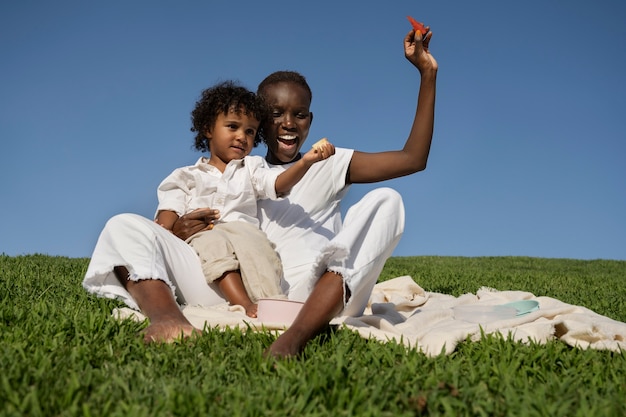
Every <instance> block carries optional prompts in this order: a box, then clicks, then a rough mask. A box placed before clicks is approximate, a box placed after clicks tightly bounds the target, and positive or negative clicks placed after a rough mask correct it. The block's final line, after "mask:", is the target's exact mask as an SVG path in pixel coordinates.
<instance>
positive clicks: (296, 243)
mask: <svg viewBox="0 0 626 417" xmlns="http://www.w3.org/2000/svg"><path fill="white" fill-rule="evenodd" d="M353 153H354V151H353V150H351V149H345V148H336V149H335V155H333V156H331V157H330V158H328V159H325V160H323V161H320V162H317V163H315V164H313V165H312V166H311V168H310V169H309V170H308V172H307V173H306V174H305V175H304V177H303V178H302V179H301V180H300V182H298V183H297V184H296V185H295V186H294V187H293V188H292V189H291V192H290V193H289V195H288V196H286V197H285V198H281V199H280V200H263V201H259V202H258V206H259V214H258V217H259V220H260V222H261V229H262V230H263V231H264V232H265V233H266V234H267V236H268V238H269V239H270V240H271V241H272V242H273V243H274V244H276V250H277V251H278V253H279V254H280V256H281V260H282V262H283V267H284V269H285V278H287V279H290V278H291V277H290V272H289V270H290V269H291V268H297V267H299V266H302V265H305V264H312V263H313V262H315V260H316V259H317V257H318V256H319V255H320V252H321V251H322V249H323V248H324V247H325V246H326V245H327V244H328V242H329V241H330V240H331V239H332V238H333V237H334V236H335V234H336V233H337V232H339V231H340V230H341V228H342V220H341V210H340V202H341V199H342V198H343V197H344V195H345V194H346V192H347V191H348V188H349V187H348V186H347V185H346V173H347V172H348V167H349V166H350V161H351V160H352V154H353ZM290 165H291V164H286V165H270V169H271V170H272V171H273V172H276V173H281V172H283V171H284V170H286V169H287V168H288V167H289V166H290Z"/></svg>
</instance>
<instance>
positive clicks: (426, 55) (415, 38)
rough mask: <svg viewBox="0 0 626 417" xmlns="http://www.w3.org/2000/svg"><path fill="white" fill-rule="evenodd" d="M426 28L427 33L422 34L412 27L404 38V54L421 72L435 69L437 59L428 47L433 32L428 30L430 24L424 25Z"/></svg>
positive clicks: (436, 67)
mask: <svg viewBox="0 0 626 417" xmlns="http://www.w3.org/2000/svg"><path fill="white" fill-rule="evenodd" d="M426 29H427V30H428V33H427V34H426V35H424V36H422V34H421V33H420V32H419V31H416V30H414V29H413V30H411V31H410V32H409V33H408V34H407V35H406V36H405V38H404V56H406V58H407V59H408V60H409V61H411V63H412V64H413V65H415V66H416V67H417V69H418V70H419V71H420V72H421V73H424V71H429V70H430V71H437V69H438V65H437V61H436V60H435V58H434V57H433V56H432V55H431V54H430V51H429V49H428V45H429V44H430V39H431V38H432V37H433V33H432V32H431V31H430V26H426Z"/></svg>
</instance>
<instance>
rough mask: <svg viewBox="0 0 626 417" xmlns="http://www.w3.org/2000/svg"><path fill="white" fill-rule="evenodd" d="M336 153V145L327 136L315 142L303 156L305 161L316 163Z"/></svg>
mask: <svg viewBox="0 0 626 417" xmlns="http://www.w3.org/2000/svg"><path fill="white" fill-rule="evenodd" d="M334 154H335V146H334V145H333V144H332V143H330V142H329V141H328V140H327V139H326V138H323V139H321V140H319V141H317V142H315V143H314V144H313V147H312V148H311V150H310V151H308V152H307V153H305V154H304V155H303V156H302V159H304V161H305V162H308V163H311V164H314V163H316V162H319V161H323V160H324V159H328V158H330V157H331V156H332V155H334Z"/></svg>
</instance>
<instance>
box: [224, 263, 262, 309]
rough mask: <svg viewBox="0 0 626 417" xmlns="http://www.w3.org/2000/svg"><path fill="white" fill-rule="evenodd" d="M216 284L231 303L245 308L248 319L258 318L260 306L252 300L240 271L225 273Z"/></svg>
mask: <svg viewBox="0 0 626 417" xmlns="http://www.w3.org/2000/svg"><path fill="white" fill-rule="evenodd" d="M215 282H217V285H218V287H219V289H220V291H222V294H224V296H225V297H226V299H227V300H228V302H229V303H231V304H236V305H240V306H243V308H245V309H246V315H247V316H248V317H256V315H257V310H258V305H257V304H255V303H253V302H252V300H250V297H249V296H248V292H247V291H246V288H245V287H244V285H243V281H242V279H241V273H240V272H239V271H229V272H225V273H224V275H222V276H221V277H220V278H218V279H216V280H215Z"/></svg>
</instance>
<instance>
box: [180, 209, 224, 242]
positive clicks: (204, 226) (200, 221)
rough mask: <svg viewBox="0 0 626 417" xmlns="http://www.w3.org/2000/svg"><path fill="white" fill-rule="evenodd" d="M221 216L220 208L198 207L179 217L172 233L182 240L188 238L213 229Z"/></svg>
mask: <svg viewBox="0 0 626 417" xmlns="http://www.w3.org/2000/svg"><path fill="white" fill-rule="evenodd" d="M219 218H220V212H219V210H213V209H210V208H203V209H197V210H194V211H192V212H191V213H187V214H185V215H183V216H181V217H179V218H178V220H176V223H174V226H173V227H172V233H174V234H175V235H176V236H178V237H179V238H181V239H182V240H187V239H188V238H189V237H190V236H193V235H195V234H196V233H199V232H202V231H204V230H211V229H213V224H214V223H215V221H216V220H217V219H219Z"/></svg>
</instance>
